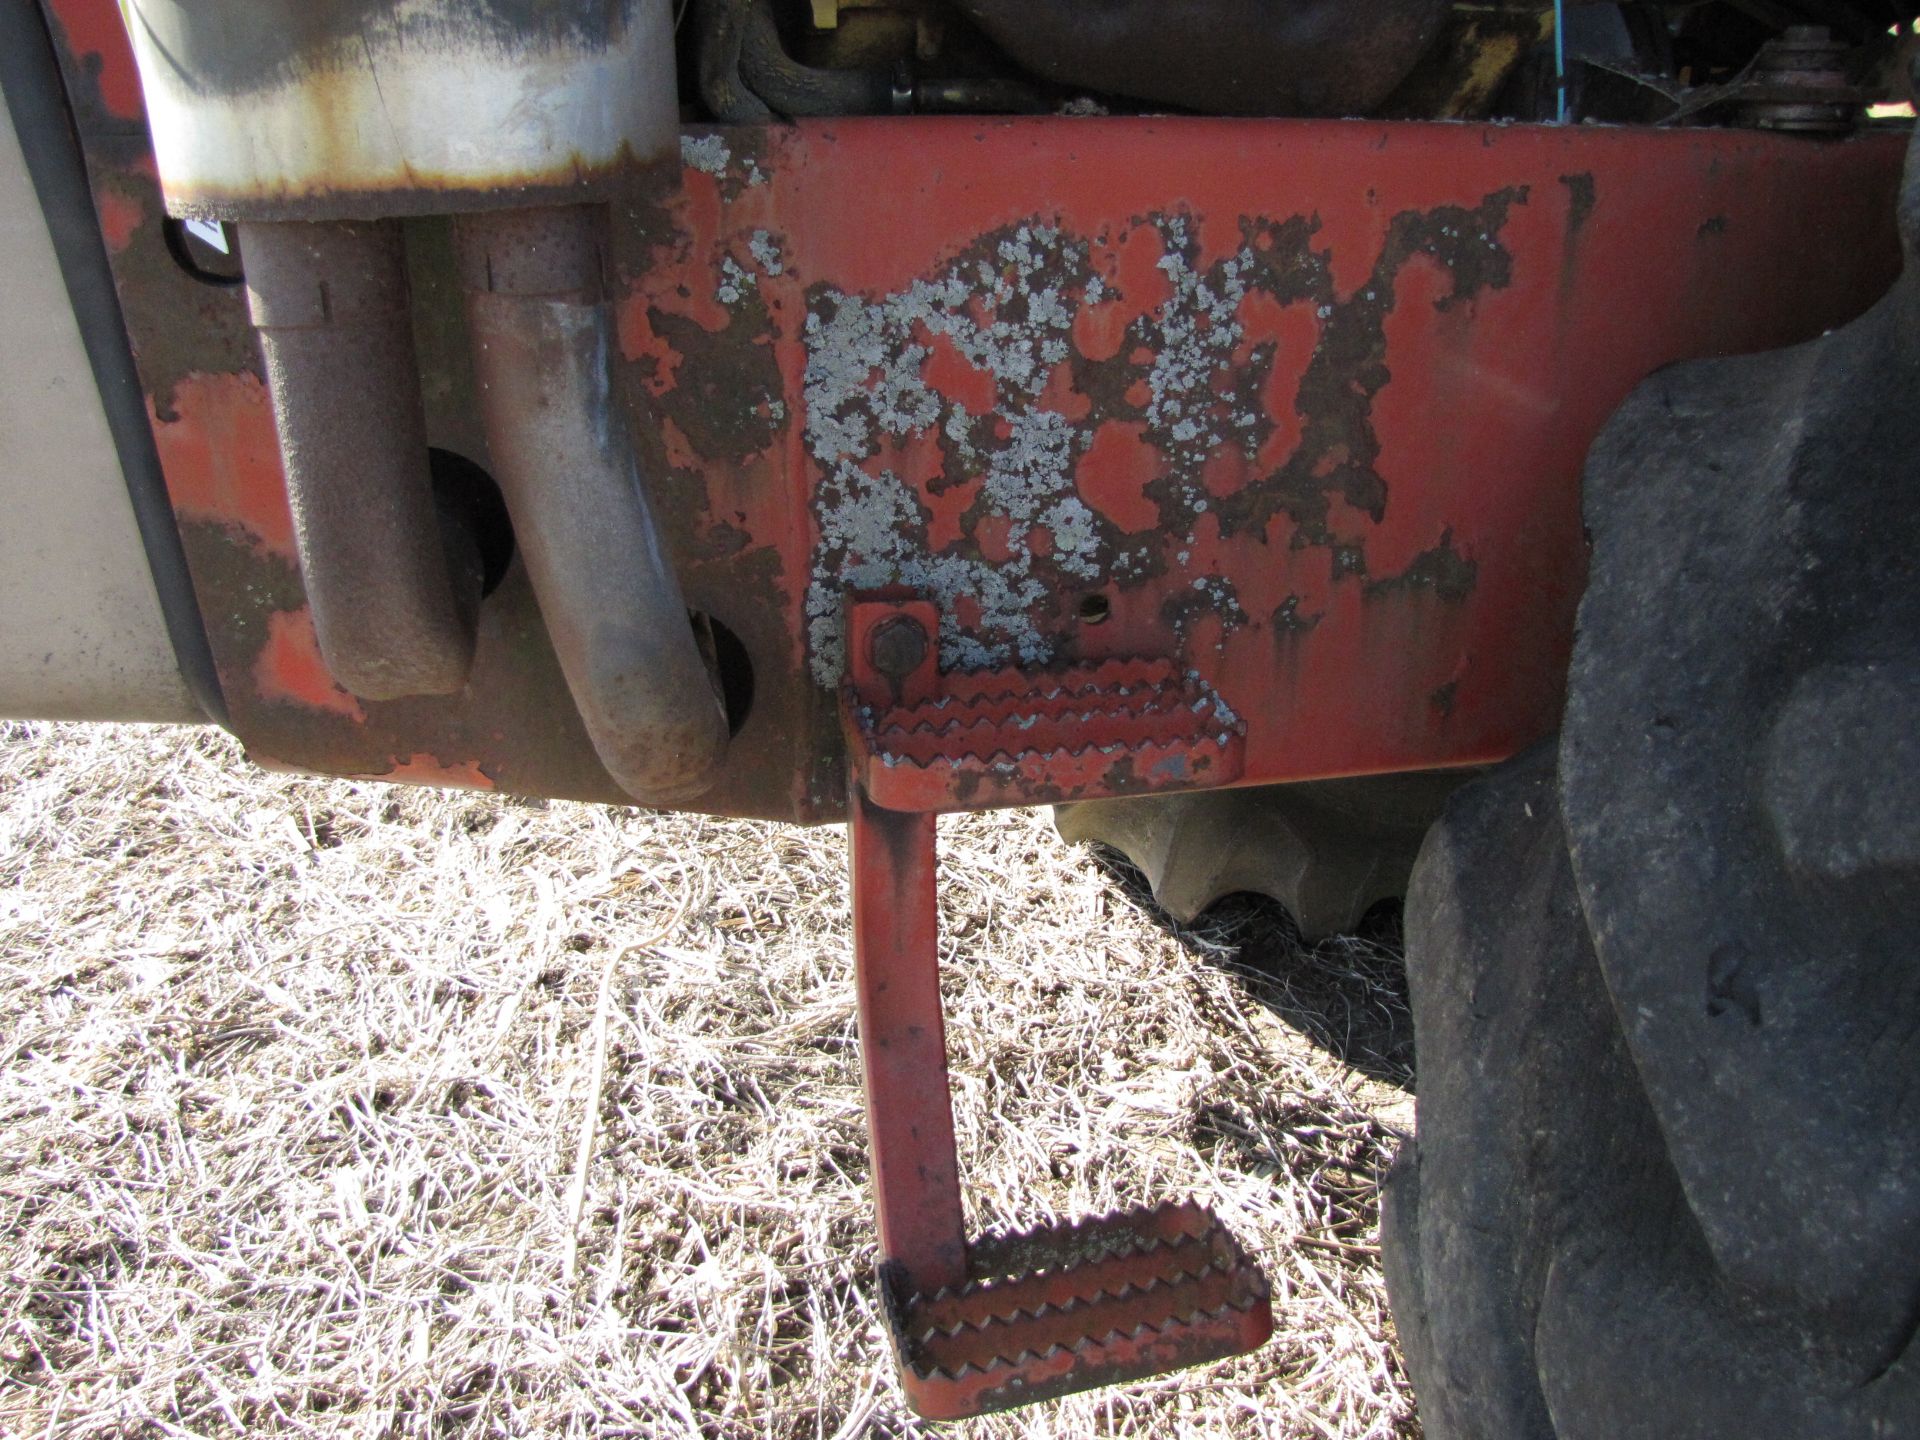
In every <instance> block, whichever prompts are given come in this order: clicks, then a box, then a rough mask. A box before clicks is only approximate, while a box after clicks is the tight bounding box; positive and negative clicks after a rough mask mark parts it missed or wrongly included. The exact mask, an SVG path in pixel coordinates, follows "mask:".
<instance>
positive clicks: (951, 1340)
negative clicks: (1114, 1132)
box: [847, 601, 1273, 1420]
mask: <svg viewBox="0 0 1920 1440" xmlns="http://www.w3.org/2000/svg"><path fill="white" fill-rule="evenodd" d="M915 611H918V612H920V613H919V614H918V615H916V614H915V613H914V612H915ZM931 618H932V617H931V613H930V607H928V606H926V605H925V603H924V602H913V601H908V602H902V603H901V604H900V605H898V606H893V605H885V604H865V605H857V606H855V607H854V616H853V621H854V632H853V633H854V635H855V638H856V643H859V644H861V645H862V646H864V645H865V642H866V641H867V640H868V639H869V638H872V637H874V636H876V635H878V634H879V633H880V632H882V631H884V630H885V629H886V628H887V627H888V626H894V627H898V626H900V625H902V624H903V623H913V622H914V621H916V620H918V619H927V620H930V619H931ZM863 622H868V623H863ZM855 673H856V676H857V677H858V681H859V683H860V684H861V685H862V686H863V687H865V688H866V690H867V693H868V694H869V695H870V696H874V695H878V694H880V693H882V692H885V693H887V694H891V695H896V696H899V697H900V698H902V699H905V700H908V701H909V702H911V701H912V700H913V699H915V698H916V697H919V698H924V697H925V695H926V694H927V693H928V690H929V686H930V684H931V683H932V677H931V674H930V671H929V670H928V667H926V666H925V665H923V666H921V667H918V668H917V669H916V670H915V671H913V672H912V673H909V674H906V675H894V676H889V675H885V674H883V673H881V671H879V670H878V669H875V668H872V667H868V666H864V665H863V666H859V667H856V672H855ZM847 830H848V851H849V858H850V861H851V865H852V871H853V937H854V974H855V983H856V985H857V987H858V993H859V1013H860V1061H861V1071H862V1079H863V1082H864V1085H865V1090H866V1101H867V1131H868V1136H869V1139H870V1142H871V1145H872V1151H873V1190H874V1206H875V1210H876V1212H877V1214H878V1218H879V1227H880V1260H881V1263H880V1280H881V1288H882V1291H883V1300H884V1302H885V1304H886V1309H887V1317H888V1322H889V1330H890V1332H891V1335H892V1339H893V1343H894V1351H895V1357H896V1359H897V1361H898V1363H899V1368H900V1380H901V1385H902V1388H903V1389H904V1390H905V1392H906V1395H907V1399H908V1402H909V1403H910V1404H911V1405H912V1406H913V1408H914V1409H915V1410H917V1411H918V1412H919V1413H920V1414H922V1415H924V1416H927V1417H928V1418H930V1419H936V1420H950V1419H958V1418H960V1417H962V1416H966V1415H977V1414H980V1413H981V1412H983V1411H987V1410H1002V1409H1006V1408H1008V1407H1010V1406H1014V1405H1024V1404H1027V1403H1029V1402H1031V1401H1035V1400H1043V1399H1047V1398H1050V1397H1052V1396H1055V1395H1064V1394H1067V1393H1069V1392H1071V1391H1075V1390H1085V1389H1089V1388H1091V1387H1093V1386H1096V1385H1107V1384H1112V1383H1115V1382H1117V1381H1123V1380H1130V1379H1137V1378H1139V1377H1141V1376H1144V1375H1153V1374H1159V1373H1161V1372H1163V1371H1166V1370H1173V1369H1179V1368H1181V1367H1183V1366H1187V1365H1197V1364H1200V1363H1203V1362H1205V1361H1209V1360H1215V1359H1219V1358H1222V1357H1224V1356H1227V1355H1235V1354H1239V1353H1241V1352H1243V1351H1246V1350H1251V1349H1253V1348H1255V1347H1256V1346H1258V1345H1260V1344H1262V1343H1264V1342H1265V1340H1266V1339H1267V1336H1268V1335H1269V1334H1271V1333H1272V1329H1273V1319H1272V1315H1271V1311H1270V1306H1269V1302H1268V1295H1267V1285H1266V1280H1265V1278H1264V1277H1263V1276H1262V1275H1261V1273H1260V1271H1259V1269H1258V1267H1257V1266H1255V1265H1254V1264H1253V1263H1252V1262H1251V1261H1250V1260H1249V1259H1248V1258H1247V1256H1246V1255H1245V1254H1244V1253H1243V1252H1242V1251H1241V1249H1240V1247H1239V1245H1238V1244H1237V1243H1236V1242H1235V1241H1234V1239H1233V1237H1232V1236H1231V1235H1229V1234H1228V1233H1227V1232H1226V1230H1225V1229H1224V1228H1223V1227H1221V1226H1220V1225H1219V1224H1218V1223H1217V1222H1216V1221H1215V1220H1214V1219H1213V1217H1212V1216H1211V1215H1209V1214H1208V1213H1207V1212H1206V1211H1205V1210H1202V1209H1200V1208H1199V1207H1198V1206H1194V1205H1168V1206H1162V1207H1159V1208H1158V1209H1149V1210H1138V1211H1130V1212H1126V1213H1123V1214H1119V1215H1110V1216H1106V1217H1103V1218H1100V1219H1094V1220H1084V1221H1081V1222H1079V1223H1077V1224H1073V1225H1058V1226H1048V1227H1042V1228H1040V1229H1038V1230H1034V1231H1030V1232H1026V1233H1023V1234H1012V1235H1000V1236H992V1237H988V1238H987V1239H986V1240H984V1241H982V1242H981V1243H980V1244H978V1245H975V1246H969V1245H968V1243H967V1238H966V1230H965V1224H964V1218H963V1214H962V1209H961V1198H960V1164H959V1157H958V1154H957V1151H956V1148H955V1143H954V1131H953V1107H952V1101H951V1098H950V1094H949V1090H948V1084H947V1048H946V1031H945V1022H944V1018H943V1016H942V1013H941V1004H940V932H939V906H938V902H937V896H936V893H935V884H936V840H937V837H936V835H935V830H934V818H933V816H932V814H931V813H906V812H903V811H899V810H890V809H886V808H883V807H882V806H881V805H879V804H876V803H875V802H874V800H873V799H872V798H870V797H869V796H868V795H867V794H866V793H864V791H863V790H862V789H861V787H860V785H859V784H857V783H856V784H855V786H854V788H853V793H852V797H851V801H850V810H849V824H848V827H847Z"/></svg>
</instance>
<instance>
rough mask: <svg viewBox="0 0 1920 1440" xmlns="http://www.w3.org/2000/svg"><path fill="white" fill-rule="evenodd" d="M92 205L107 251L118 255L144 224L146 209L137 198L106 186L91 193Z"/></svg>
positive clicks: (130, 242)
mask: <svg viewBox="0 0 1920 1440" xmlns="http://www.w3.org/2000/svg"><path fill="white" fill-rule="evenodd" d="M93 204H94V209H95V210H97V211H98V212H99V214H100V233H101V235H102V236H104V237H105V239H106V242H107V250H108V251H109V252H110V253H111V254H114V255H118V254H119V253H120V252H121V251H122V250H124V249H126V248H127V246H128V245H130V244H132V243H133V237H134V234H135V233H136V232H137V231H138V230H139V229H140V227H141V226H142V225H144V224H145V223H146V221H147V207H146V206H145V205H144V204H143V203H142V202H141V200H140V198H139V197H138V196H136V195H129V194H127V192H126V191H124V190H121V189H118V188H116V187H114V186H107V185H103V186H101V187H100V188H99V189H97V190H95V191H94V192H93Z"/></svg>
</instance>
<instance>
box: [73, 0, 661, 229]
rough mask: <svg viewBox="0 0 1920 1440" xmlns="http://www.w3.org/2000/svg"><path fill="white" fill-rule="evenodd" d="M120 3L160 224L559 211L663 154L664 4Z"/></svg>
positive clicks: (413, 0)
mask: <svg viewBox="0 0 1920 1440" xmlns="http://www.w3.org/2000/svg"><path fill="white" fill-rule="evenodd" d="M62 8H63V9H73V10H76V11H77V10H78V9H80V8H82V7H62ZM124 8H125V14H126V20H127V27H128V30H129V32H130V33H131V35H132V38H133V48H134V51H135V53H136V55H137V56H138V57H139V61H140V73H141V79H142V82H143V84H144V87H145V92H146V110H147V116H148V120H149V122H150V123H151V125H152V129H153V134H154V139H155V145H156V149H157V152H158V157H159V167H160V177H161V181H162V184H163V187H164V189H165V191H166V195H167V201H168V204H169V206H170V207H171V208H172V210H173V213H174V214H176V215H198V216H205V217H208V218H216V219H227V220H315V219H340V218H352V219H366V218H372V217H376V216H391V215H417V214H444V213H448V212H451V211H465V210H478V209H490V208H495V207H504V206H531V205H540V204H551V203H560V202H563V201H566V200H570V199H579V198H581V196H582V195H583V194H586V193H593V194H600V193H604V191H605V189H606V187H607V186H609V185H610V184H611V183H612V181H613V179H614V177H616V176H617V175H618V174H620V173H621V172H622V171H624V170H626V169H627V168H629V167H630V166H632V165H634V164H636V163H644V162H647V161H651V160H655V159H658V158H660V157H661V156H663V155H665V154H667V153H669V152H670V149H671V145H672V141H673V134H674V128H675V122H676V112H675V107H674V97H675V86H674V58H673V25H672V18H671V14H670V10H669V3H668V0H584V3H578V4H571V5H564V6H555V5H527V4H521V3H510V0H480V3H475V0H329V3H326V4H313V3H309V0H126V4H125V7H124ZM87 33H92V32H91V31H88V32H87Z"/></svg>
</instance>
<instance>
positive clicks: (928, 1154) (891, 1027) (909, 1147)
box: [847, 792, 967, 1290]
mask: <svg viewBox="0 0 1920 1440" xmlns="http://www.w3.org/2000/svg"><path fill="white" fill-rule="evenodd" d="M933 827H934V820H933V816H931V815H906V814H901V813H900V812H898V811H892V810H883V809H881V808H880V807H879V806H877V805H875V804H874V803H873V802H872V801H870V800H868V799H867V798H865V797H864V796H862V795H860V794H858V793H857V792H856V793H855V795H854V797H853V800H852V804H851V807H850V810H849V815H848V824H847V845H848V859H849V863H850V866H851V870H852V875H853V963H854V984H855V986H856V987H857V990H858V996H859V1007H860V1069H861V1078H862V1081H863V1083H864V1085H865V1087H866V1096H867V1137H868V1141H869V1143H870V1145H871V1148H872V1153H873V1197H874V1210H875V1212H876V1214H877V1215H878V1217H879V1221H880V1258H881V1262H882V1267H883V1272H885V1273H896V1272H897V1274H898V1275H899V1276H902V1277H904V1281H905V1283H907V1284H909V1285H911V1286H914V1287H919V1288H925V1289H930V1290H931V1289H938V1288H939V1287H941V1286H943V1285H957V1284H959V1283H960V1282H961V1281H962V1280H963V1279H965V1278H966V1273H967V1238H966V1225H965V1221H964V1220H963V1219H962V1216H961V1212H960V1162H959V1157H958V1155H957V1154H956V1153H955V1149H954V1140H953V1104H952V1101H951V1099H950V1098H949V1096H948V1092H947V1041H946V1026H945V1021H944V1019H943V1017H942V1015H941V1010H940V936H939V909H938V905H937V903H936V899H935V895H934V863H935V862H934V856H935V850H934V845H935V837H934V828H933Z"/></svg>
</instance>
